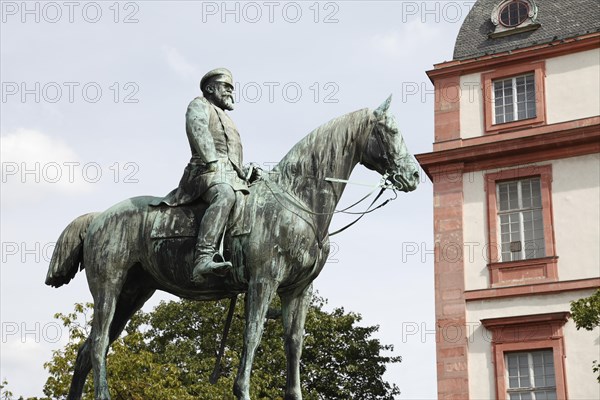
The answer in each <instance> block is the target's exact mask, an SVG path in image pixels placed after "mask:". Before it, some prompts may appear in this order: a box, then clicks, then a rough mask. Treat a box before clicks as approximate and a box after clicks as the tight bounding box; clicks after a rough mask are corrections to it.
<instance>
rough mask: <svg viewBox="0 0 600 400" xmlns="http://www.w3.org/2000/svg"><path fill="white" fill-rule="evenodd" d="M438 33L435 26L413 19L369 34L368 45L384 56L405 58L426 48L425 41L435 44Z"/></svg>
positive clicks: (438, 30)
mask: <svg viewBox="0 0 600 400" xmlns="http://www.w3.org/2000/svg"><path fill="white" fill-rule="evenodd" d="M439 35H440V29H439V28H438V27H437V26H432V25H430V24H423V23H421V22H420V21H418V20H413V21H409V22H407V23H405V24H402V25H400V28H398V29H394V30H390V31H387V32H385V33H380V34H376V35H374V36H371V38H370V45H371V46H373V48H375V49H376V50H377V51H378V52H379V53H380V54H382V55H384V56H387V57H390V58H398V57H402V58H406V56H407V55H409V54H415V52H416V53H417V54H418V53H419V51H420V50H423V49H424V48H428V47H429V46H428V45H427V43H430V44H431V46H434V45H436V43H435V42H436V41H439ZM417 38H418V40H417Z"/></svg>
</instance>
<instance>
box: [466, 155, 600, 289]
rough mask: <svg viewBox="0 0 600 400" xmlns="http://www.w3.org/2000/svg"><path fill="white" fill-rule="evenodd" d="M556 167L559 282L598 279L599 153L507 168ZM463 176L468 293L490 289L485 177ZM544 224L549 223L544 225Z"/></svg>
mask: <svg viewBox="0 0 600 400" xmlns="http://www.w3.org/2000/svg"><path fill="white" fill-rule="evenodd" d="M547 164H552V178H553V182H552V208H553V218H554V236H555V240H556V241H555V244H556V254H557V255H558V257H559V258H558V278H559V279H560V280H561V281H565V280H573V279H585V278H595V277H599V276H600V261H599V257H600V245H599V243H600V155H598V154H592V155H587V156H580V157H570V158H565V159H560V160H553V161H546V162H540V163H536V164H529V165H521V166H514V167H510V168H506V169H513V168H523V169H534V168H533V166H534V165H547ZM496 171H499V169H492V170H486V171H476V172H470V173H466V174H463V198H464V205H463V241H464V247H463V257H464V266H465V289H466V290H475V289H486V288H488V287H489V273H488V268H487V263H488V260H487V247H486V245H487V242H488V236H487V230H488V227H487V214H486V213H487V200H486V192H485V188H484V184H485V174H487V173H490V172H496ZM545 223H546V222H545Z"/></svg>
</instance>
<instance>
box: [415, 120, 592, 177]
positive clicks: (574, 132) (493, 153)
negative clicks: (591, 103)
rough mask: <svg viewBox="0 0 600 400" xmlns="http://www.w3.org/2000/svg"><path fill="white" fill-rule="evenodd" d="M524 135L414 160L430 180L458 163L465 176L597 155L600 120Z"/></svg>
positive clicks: (492, 139)
mask: <svg viewBox="0 0 600 400" xmlns="http://www.w3.org/2000/svg"><path fill="white" fill-rule="evenodd" d="M526 131H529V132H530V133H531V134H527V133H525V135H523V136H517V137H512V138H510V139H507V140H498V139H499V137H498V136H497V135H488V136H485V137H481V138H476V139H485V140H484V141H479V140H478V141H472V140H468V141H467V140H465V141H464V144H472V145H468V146H463V143H461V142H458V143H457V145H458V146H460V147H458V148H452V149H447V150H442V151H433V152H431V153H422V154H417V155H416V156H415V157H416V158H417V160H418V161H419V164H420V165H421V166H422V167H423V169H424V170H425V172H426V173H427V175H428V176H429V177H430V178H431V179H433V178H432V174H431V173H430V170H431V169H432V168H436V169H437V170H439V171H443V170H444V168H446V165H448V164H455V163H458V162H460V163H463V164H464V171H465V172H471V171H481V170H485V169H490V168H501V167H507V166H512V165H519V164H528V163H532V162H539V161H547V160H554V159H560V158H567V157H576V156H581V155H586V154H594V153H599V152H600V117H594V118H588V119H585V120H577V121H570V122H566V123H560V124H553V125H545V126H543V127H540V128H533V129H529V130H526ZM502 135H503V136H504V135H507V134H504V133H503V134H502ZM434 147H435V146H434Z"/></svg>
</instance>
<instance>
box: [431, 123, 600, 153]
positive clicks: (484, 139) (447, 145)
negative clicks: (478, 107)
mask: <svg viewBox="0 0 600 400" xmlns="http://www.w3.org/2000/svg"><path fill="white" fill-rule="evenodd" d="M598 125H600V117H599V116H596V117H587V118H581V119H576V120H571V121H566V122H558V123H555V124H551V125H542V126H538V127H533V128H524V129H523V128H517V129H515V130H512V131H503V132H502V135H501V136H494V135H484V136H476V137H472V138H468V139H460V138H459V139H453V140H447V141H444V142H436V143H434V144H433V150H434V151H447V150H452V149H461V148H465V147H473V146H478V145H484V144H491V143H494V144H496V143H498V142H504V141H506V140H513V139H521V138H526V137H529V136H539V135H547V134H549V133H553V132H564V133H567V132H572V131H575V130H581V129H584V130H585V129H586V128H594V130H595V131H598V129H599V127H598ZM544 138H545V136H544Z"/></svg>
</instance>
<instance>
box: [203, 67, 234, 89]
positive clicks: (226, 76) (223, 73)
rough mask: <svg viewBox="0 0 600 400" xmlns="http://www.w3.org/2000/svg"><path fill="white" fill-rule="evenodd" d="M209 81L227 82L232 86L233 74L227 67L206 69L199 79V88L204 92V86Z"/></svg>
mask: <svg viewBox="0 0 600 400" xmlns="http://www.w3.org/2000/svg"><path fill="white" fill-rule="evenodd" d="M211 81H214V82H227V83H229V84H230V85H231V86H233V76H232V75H231V71H229V70H228V69H227V68H216V69H213V70H212V71H208V72H207V73H206V75H204V76H203V77H202V79H201V80H200V90H202V91H203V92H204V88H205V87H206V85H207V84H208V83H209V82H211Z"/></svg>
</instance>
